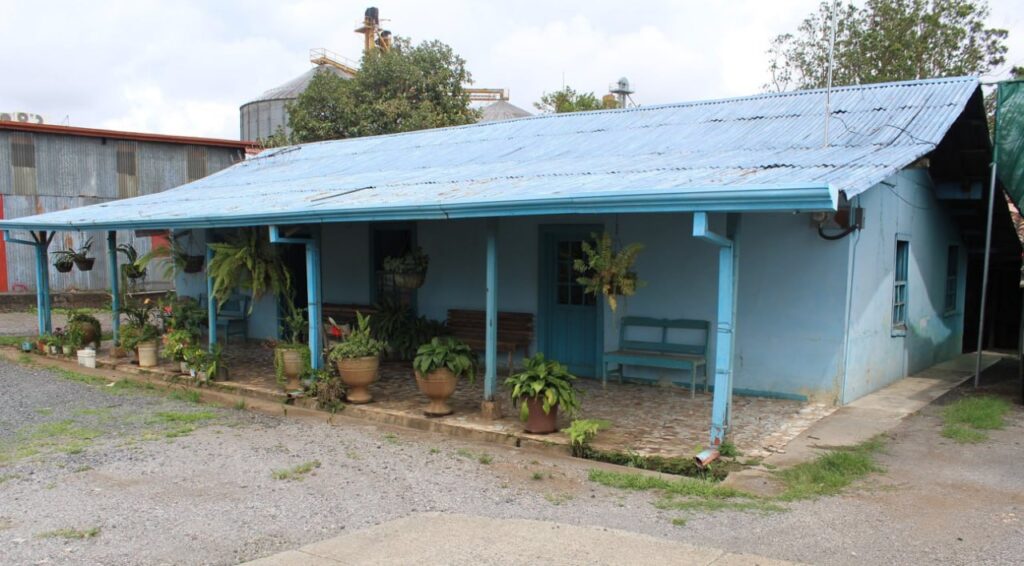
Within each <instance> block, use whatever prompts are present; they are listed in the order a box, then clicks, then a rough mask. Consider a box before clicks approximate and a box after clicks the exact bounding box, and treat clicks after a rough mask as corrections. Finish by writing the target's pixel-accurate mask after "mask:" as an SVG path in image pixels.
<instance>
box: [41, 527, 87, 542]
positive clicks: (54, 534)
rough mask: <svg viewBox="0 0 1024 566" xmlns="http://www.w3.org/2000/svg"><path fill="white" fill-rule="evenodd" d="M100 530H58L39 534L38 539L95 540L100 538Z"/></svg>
mask: <svg viewBox="0 0 1024 566" xmlns="http://www.w3.org/2000/svg"><path fill="white" fill-rule="evenodd" d="M99 534H100V528H99V527H93V528H91V529H85V530H79V529H58V530H56V531H46V532H44V533H39V534H37V535H36V538H62V539H67V540H81V539H87V538H94V537H96V536H99Z"/></svg>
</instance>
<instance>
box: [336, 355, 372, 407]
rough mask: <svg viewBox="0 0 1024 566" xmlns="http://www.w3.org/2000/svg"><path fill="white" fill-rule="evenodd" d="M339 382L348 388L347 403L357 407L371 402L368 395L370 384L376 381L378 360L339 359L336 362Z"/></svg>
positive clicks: (368, 357) (370, 396) (366, 358)
mask: <svg viewBox="0 0 1024 566" xmlns="http://www.w3.org/2000/svg"><path fill="white" fill-rule="evenodd" d="M336 364H337V366H338V374H340V376H341V382H342V383H344V384H345V386H346V387H348V394H347V395H346V397H348V401H349V403H355V404H357V405H359V404H362V403H369V402H370V401H373V395H370V390H369V387H370V384H372V383H373V382H375V381H377V369H378V368H380V358H378V357H376V356H367V357H365V358H349V359H340V360H338V361H337V362H336Z"/></svg>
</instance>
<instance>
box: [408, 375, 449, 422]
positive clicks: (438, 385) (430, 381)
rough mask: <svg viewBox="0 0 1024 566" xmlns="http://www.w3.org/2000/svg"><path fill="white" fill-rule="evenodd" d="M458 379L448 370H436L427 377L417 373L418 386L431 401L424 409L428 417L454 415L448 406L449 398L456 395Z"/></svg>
mask: <svg viewBox="0 0 1024 566" xmlns="http://www.w3.org/2000/svg"><path fill="white" fill-rule="evenodd" d="M456 383H458V378H457V377H455V374H454V373H452V372H451V370H449V369H448V368H440V369H436V370H434V371H432V372H430V373H428V374H427V375H425V376H424V375H420V372H416V384H417V385H419V386H420V391H421V392H423V394H424V395H426V396H427V398H428V399H430V403H429V404H428V405H427V406H426V407H425V408H424V409H423V413H424V414H426V415H427V416H428V417H443V416H445V415H450V414H452V408H451V407H449V406H448V398H449V397H451V396H452V393H455V384H456Z"/></svg>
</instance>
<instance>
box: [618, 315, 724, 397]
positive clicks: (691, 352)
mask: <svg viewBox="0 0 1024 566" xmlns="http://www.w3.org/2000/svg"><path fill="white" fill-rule="evenodd" d="M710 327H711V325H710V323H709V322H708V321H706V320H688V319H667V318H646V317H638V316H627V317H624V318H623V319H622V323H621V325H620V327H619V349H618V350H616V351H614V352H605V354H604V357H603V360H602V364H601V370H602V372H601V384H602V385H605V384H607V382H608V374H609V373H618V376H619V382H621V381H622V378H623V373H622V366H624V365H631V366H643V367H656V368H667V369H679V370H689V371H690V396H691V397H693V396H694V394H695V393H696V391H697V369H698V368H702V369H703V373H704V392H705V393H706V392H707V390H708V368H707V360H706V354H707V345H708V333H709V329H710ZM631 331H632V332H631ZM642 331H646V332H648V333H649V334H650V335H651V336H652V338H650V339H640V338H635V337H631V334H636V333H640V332H642ZM673 331H675V332H674V333H673ZM673 334H675V335H673ZM655 335H657V338H654V337H653V336H655ZM694 335H696V337H694ZM609 364H616V365H618V369H617V370H612V371H611V372H609V371H608V365H609Z"/></svg>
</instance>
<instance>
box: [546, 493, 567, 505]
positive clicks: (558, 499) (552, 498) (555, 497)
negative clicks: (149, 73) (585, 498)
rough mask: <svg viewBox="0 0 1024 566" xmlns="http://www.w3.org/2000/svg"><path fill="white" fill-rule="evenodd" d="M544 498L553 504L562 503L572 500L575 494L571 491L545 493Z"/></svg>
mask: <svg viewBox="0 0 1024 566" xmlns="http://www.w3.org/2000/svg"><path fill="white" fill-rule="evenodd" d="M544 499H547V500H548V503H550V504H552V505H561V504H563V503H568V502H570V501H572V500H573V495H572V494H571V493H545V494H544Z"/></svg>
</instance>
